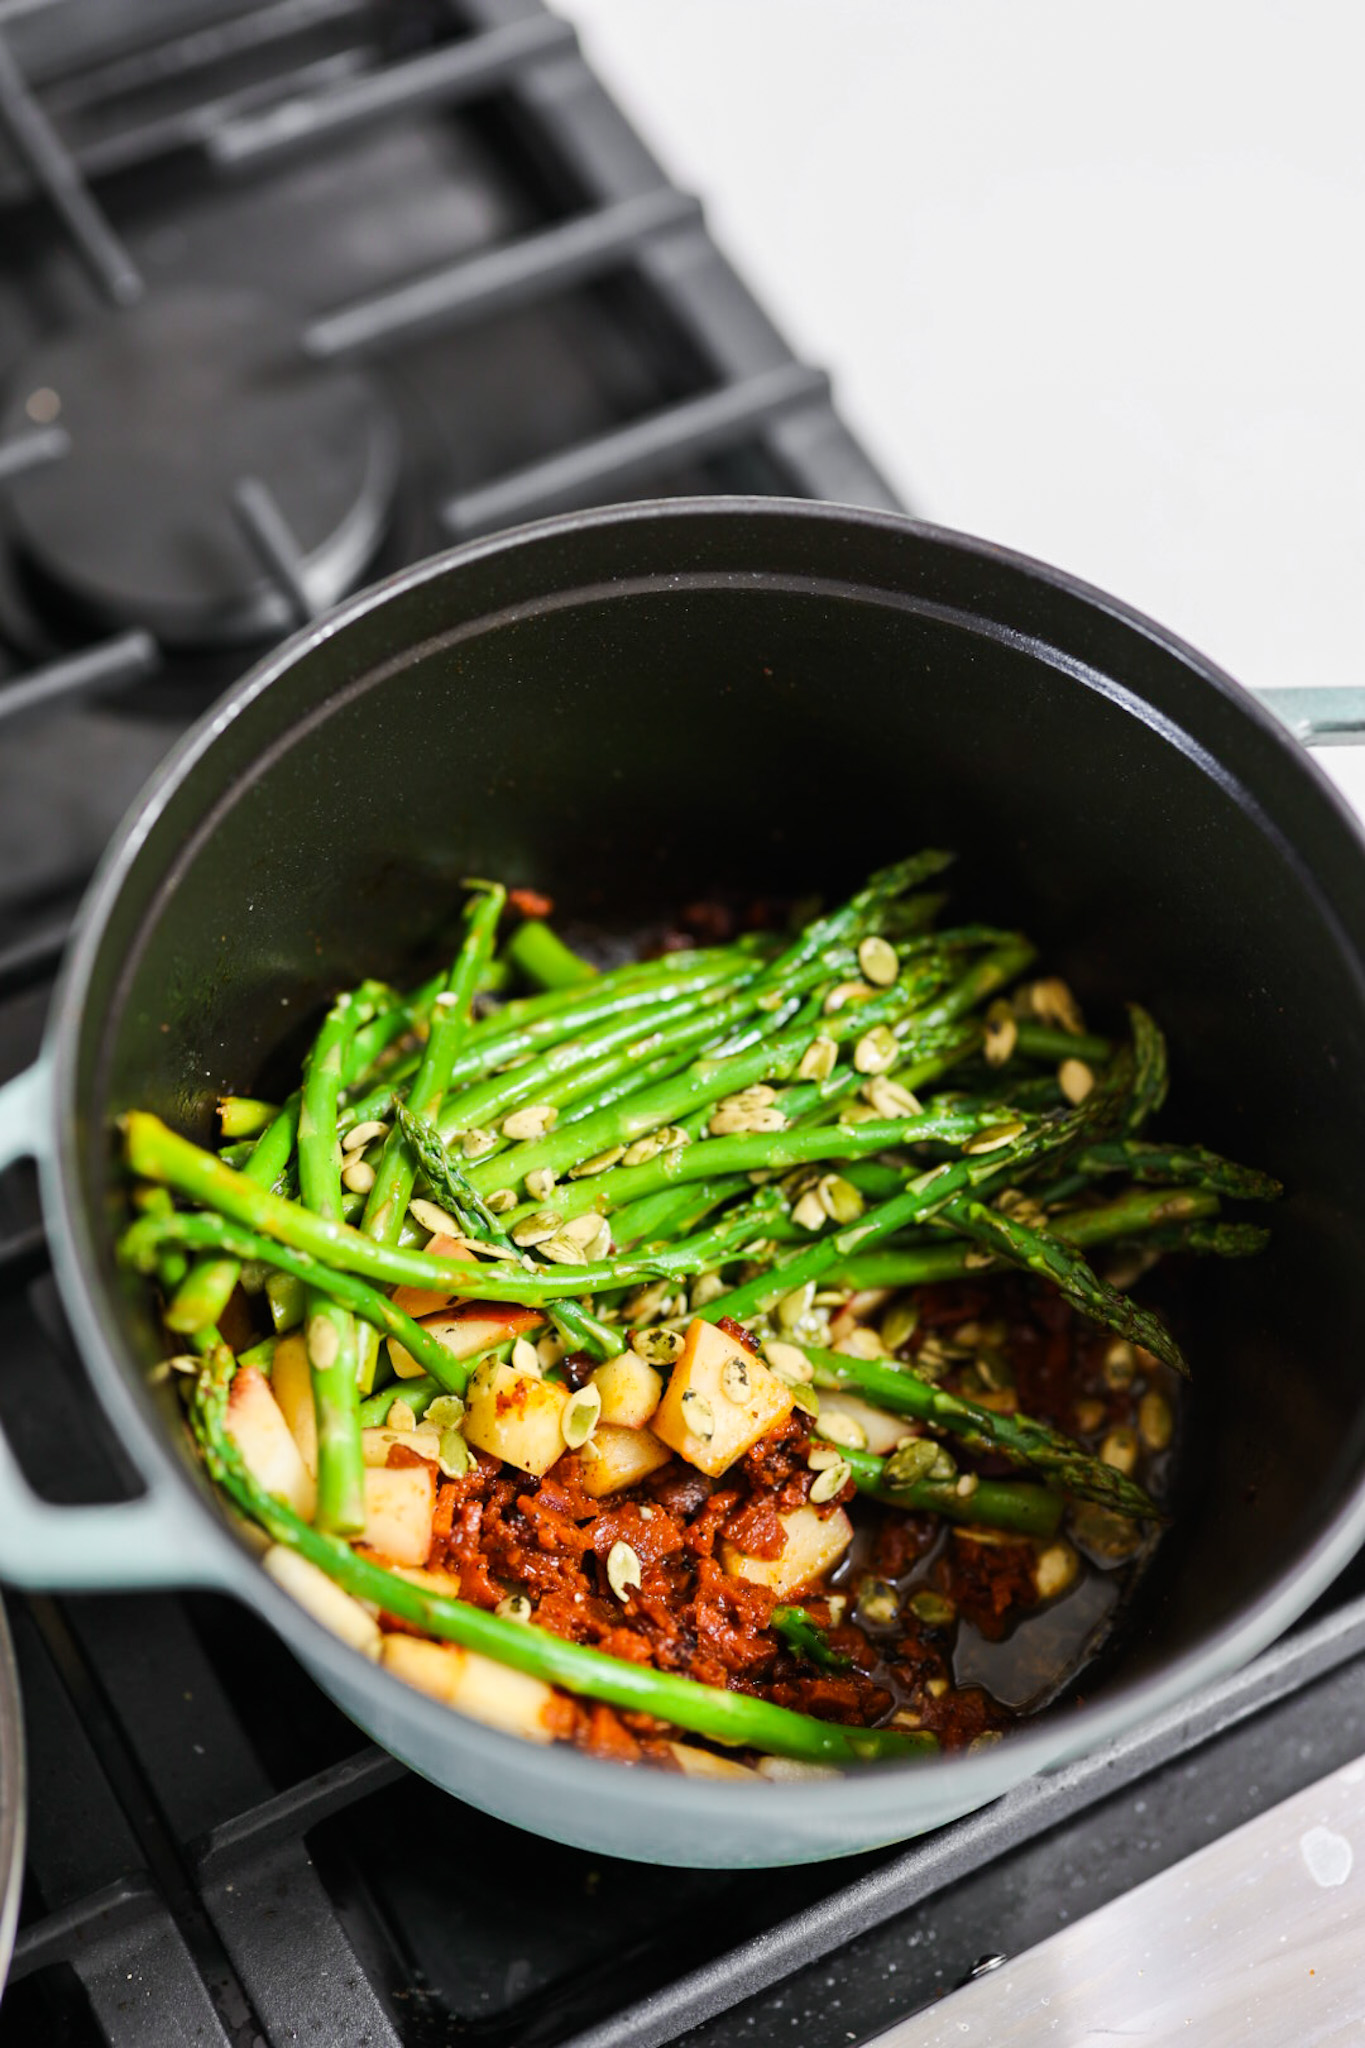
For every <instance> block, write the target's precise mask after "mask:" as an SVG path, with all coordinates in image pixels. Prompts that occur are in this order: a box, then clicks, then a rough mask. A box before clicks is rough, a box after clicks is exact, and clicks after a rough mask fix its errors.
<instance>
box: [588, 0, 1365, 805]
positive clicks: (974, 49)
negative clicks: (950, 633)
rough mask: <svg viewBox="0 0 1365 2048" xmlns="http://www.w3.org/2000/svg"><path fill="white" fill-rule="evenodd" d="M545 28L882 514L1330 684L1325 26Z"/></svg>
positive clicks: (1333, 75) (1354, 767)
mask: <svg viewBox="0 0 1365 2048" xmlns="http://www.w3.org/2000/svg"><path fill="white" fill-rule="evenodd" d="M565 4H566V5H567V7H568V11H569V12H570V13H571V14H573V15H574V17H575V18H576V20H577V21H578V24H579V26H580V28H581V29H582V32H583V36H584V41H585V44H586V47H587V50H588V54H589V55H590V57H591V58H592V59H593V61H594V62H595V63H596V65H597V66H598V68H599V70H600V71H601V73H602V74H603V75H604V77H605V78H606V80H607V82H608V83H609V84H610V85H611V86H612V87H613V89H614V90H615V91H616V92H617V94H618V95H619V97H620V98H621V99H622V100H623V101H624V102H625V104H626V105H627V106H628V107H629V108H630V109H631V111H632V112H633V114H634V115H635V117H636V119H637V120H638V122H639V124H640V126H641V127H642V128H643V130H644V132H645V134H646V135H647V136H648V137H649V139H650V140H651V141H652V142H653V144H654V146H655V147H656V148H657V150H658V151H659V153H660V154H661V156H662V157H663V158H664V160H665V163H666V165H667V166H668V168H669V169H670V171H671V172H672V174H673V175H674V177H675V178H676V179H678V181H679V182H681V183H683V184H684V185H687V186H689V187H691V188H692V189H693V190H695V191H698V192H700V193H701V195H702V196H703V198H704V199H705V200H706V201H707V205H708V209H709V216H710V220H711V224H712V227H713V229H714V231H715V233H716V234H717V237H718V239H720V240H721V241H722V242H723V244H724V245H725V246H726V248H727V249H728V251H729V253H730V254H731V255H732V257H733V258H734V259H735V261H736V262H737V263H738V265H739V267H740V268H741V270H742V271H743V272H744V274H745V276H746V277H747V279H748V280H749V282H750V283H751V285H753V287H754V288H755V289H756V290H757V292H758V293H759V295H760V296H761V297H762V299H763V300H764V302H765V303H766V305H767V306H768V308H769V309H770V311H771V312H772V313H773V314H774V315H775V317H776V318H777V319H778V321H779V323H780V324H781V325H782V326H783V328H784V329H785V331H786V333H787V335H788V337H789V338H790V340H791V341H792V343H793V345H794V346H795V348H796V349H797V350H798V352H799V353H801V354H803V355H804V356H806V357H807V358H809V359H810V360H812V361H815V362H818V363H822V364H824V365H825V366H827V367H828V368H830V369H831V370H832V371H833V372H834V375H835V380H836V391H837V396H838V399H839V403H840V404H841V406H842V408H843V411H844V413H845V416H846V417H847V419H848V420H849V422H850V424H851V425H852V426H853V427H854V429H855V431H856V432H857V433H858V434H859V435H860V436H861V437H862V439H863V440H864V442H865V443H866V445H867V446H868V448H869V449H870V451H871V452H872V453H873V455H874V456H876V457H877V458H878V459H879V460H880V462H881V464H882V466H883V468H884V469H885V470H886V471H887V473H888V474H889V475H890V477H891V480H892V482H893V483H894V484H895V486H896V487H897V488H898V489H899V491H900V492H901V493H902V494H903V495H904V497H905V498H906V500H907V501H908V502H909V503H910V505H911V506H912V508H913V509H914V510H915V511H917V512H919V513H921V514H923V515H924V516H925V517H927V518H932V519H937V520H942V521H944V522H945V523H947V524H950V525H954V526H961V527H964V528H966V529H967V530H969V531H972V532H977V533H982V534H986V535H988V536H990V537H991V538H992V539H995V540H999V541H1003V542H1007V543H1009V544H1010V545H1012V546H1015V547H1020V548H1023V549H1025V550H1027V551H1029V552H1031V553H1034V554H1037V555H1041V556H1043V557H1045V558H1047V559H1049V560H1051V561H1054V562H1057V563H1060V564H1062V565H1063V566H1064V567H1066V568H1068V569H1071V570H1074V571H1076V572H1077V573H1079V574H1081V575H1083V576H1087V577H1089V578H1091V579H1092V580H1093V581H1095V582H1097V583H1099V584H1102V585H1104V586H1106V587H1108V588H1109V589H1111V590H1113V591H1115V592H1117V593H1118V594H1119V595H1120V596H1123V597H1125V598H1127V599H1129V600H1130V601H1132V602H1133V603H1136V604H1138V605H1140V606H1142V607H1143V608H1144V609H1146V610H1148V611H1150V612H1152V613H1153V614H1155V616H1156V617H1158V618H1159V619H1161V620H1163V621H1164V622H1166V623H1167V624H1169V625H1171V626H1173V627H1174V628H1176V629H1177V630H1178V631H1179V632H1181V633H1183V634H1185V635H1186V636H1187V637H1188V638H1189V639H1191V640H1193V641H1194V642H1195V643H1196V644H1197V645H1199V646H1201V647H1202V648H1204V649H1205V651H1206V652H1208V653H1209V654H1211V655H1212V656H1214V658H1215V659H1217V660H1219V661H1221V662H1222V663H1224V664H1225V666H1227V667H1228V668H1230V669H1231V670H1232V672H1233V674H1234V675H1236V676H1238V677H1239V678H1240V679H1241V680H1242V681H1244V682H1246V683H1249V684H1253V685H1254V684H1267V685H1268V684H1276V683H1279V684H1290V683H1332V682H1356V683H1362V684H1365V573H1362V572H1363V570H1365V107H1363V106H1362V100H1363V99H1365V91H1363V87H1365V8H1362V7H1361V6H1360V5H1359V4H1357V0H1297V4H1296V5H1294V6H1293V7H1289V6H1285V5H1283V4H1282V0H1143V4H1142V5H1141V6H1139V5H1136V4H1131V0H1130V4H1127V5H1119V4H1117V0H1101V4H1097V0H565ZM1330 758H1331V760H1332V761H1333V763H1334V768H1335V771H1336V772H1340V773H1341V774H1342V776H1343V779H1344V780H1345V781H1346V782H1347V784H1348V786H1349V787H1350V788H1351V790H1352V793H1353V795H1355V796H1356V798H1357V800H1358V801H1362V802H1365V749H1361V750H1353V751H1352V752H1351V753H1349V754H1342V753H1340V752H1339V753H1337V754H1336V755H1335V756H1333V757H1330Z"/></svg>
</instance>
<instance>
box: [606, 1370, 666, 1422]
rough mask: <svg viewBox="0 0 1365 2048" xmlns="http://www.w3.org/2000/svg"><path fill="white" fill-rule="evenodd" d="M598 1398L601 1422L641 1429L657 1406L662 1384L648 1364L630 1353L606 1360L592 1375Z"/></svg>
mask: <svg viewBox="0 0 1365 2048" xmlns="http://www.w3.org/2000/svg"><path fill="white" fill-rule="evenodd" d="M593 1379H594V1381H595V1382H596V1385H597V1391H598V1393H599V1394H600V1395H601V1396H602V1420H603V1422H612V1423H615V1424H616V1425H617V1426H618V1427H619V1428H621V1429H643V1428H644V1426H645V1424H646V1423H647V1422H648V1421H649V1418H650V1416H651V1415H652V1414H653V1413H654V1410H655V1409H656V1408H657V1407H658V1405H659V1401H660V1397H661V1396H662V1394H663V1390H664V1383H663V1380H662V1378H661V1377H660V1375H659V1374H658V1373H657V1372H655V1370H654V1368H653V1366H652V1365H646V1363H645V1361H644V1359H643V1358H641V1357H640V1356H639V1354H638V1353H637V1352H634V1351H623V1352H622V1353H621V1355H620V1357H619V1358H609V1359H608V1360H607V1362H606V1364H605V1365H599V1366H598V1367H597V1368H596V1370H595V1371H594V1373H593Z"/></svg>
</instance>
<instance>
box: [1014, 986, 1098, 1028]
mask: <svg viewBox="0 0 1365 2048" xmlns="http://www.w3.org/2000/svg"><path fill="white" fill-rule="evenodd" d="M1028 1005H1029V1008H1030V1010H1031V1011H1032V1012H1033V1014H1034V1016H1035V1017H1036V1018H1037V1019H1038V1022H1039V1023H1040V1024H1052V1025H1055V1026H1056V1027H1057V1029H1058V1030H1060V1031H1069V1032H1070V1033H1071V1034H1072V1036H1073V1037H1078V1036H1079V1035H1080V1033H1081V1032H1082V1031H1084V1029H1085V1019H1084V1017H1082V1015H1081V1006H1080V1004H1079V1003H1078V1002H1077V1001H1076V998H1075V996H1073V995H1072V993H1071V990H1070V989H1069V988H1068V987H1067V985H1066V983H1065V982H1064V981H1061V980H1059V979H1058V978H1057V977H1056V976H1055V975H1054V976H1052V977H1051V978H1050V979H1048V980H1046V981H1035V982H1034V983H1033V984H1032V986H1031V987H1030V988H1029V990H1028Z"/></svg>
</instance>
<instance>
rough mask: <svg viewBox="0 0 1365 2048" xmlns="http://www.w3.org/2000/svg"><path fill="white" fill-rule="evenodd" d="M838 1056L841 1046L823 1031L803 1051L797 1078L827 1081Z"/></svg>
mask: <svg viewBox="0 0 1365 2048" xmlns="http://www.w3.org/2000/svg"><path fill="white" fill-rule="evenodd" d="M838 1058H839V1048H838V1046H837V1045H836V1043H835V1041H834V1040H833V1039H832V1038H826V1037H825V1035H824V1033H823V1032H822V1033H821V1034H820V1036H819V1037H818V1038H812V1040H811V1042H810V1044H809V1045H808V1046H807V1047H806V1050H805V1051H804V1052H803V1053H802V1055H801V1063H800V1065H799V1066H798V1067H797V1069H796V1078H797V1080H798V1081H827V1080H828V1079H829V1077H830V1075H831V1074H832V1073H833V1072H834V1068H835V1065H836V1063H837V1061H838Z"/></svg>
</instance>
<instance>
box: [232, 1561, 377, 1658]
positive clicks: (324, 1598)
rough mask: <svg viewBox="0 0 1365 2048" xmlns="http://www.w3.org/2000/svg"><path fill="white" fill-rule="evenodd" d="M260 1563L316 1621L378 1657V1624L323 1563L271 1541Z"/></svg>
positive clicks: (352, 1645) (347, 1641)
mask: <svg viewBox="0 0 1365 2048" xmlns="http://www.w3.org/2000/svg"><path fill="white" fill-rule="evenodd" d="M261 1563H262V1564H263V1565H264V1566H265V1569H266V1570H267V1571H268V1572H269V1574H270V1576H271V1578H272V1579H273V1580H274V1581H275V1584H276V1585H277V1586H282V1587H283V1588H284V1590H285V1592H286V1593H288V1594H289V1595H290V1596H291V1597H292V1598H293V1599H295V1600H297V1601H298V1603H299V1606H300V1607H306V1608H307V1610H308V1612H309V1613H310V1614H311V1615H312V1617H313V1619H314V1621H320V1622H321V1623H322V1626H323V1627H324V1628H329V1629H330V1630H331V1631H332V1634H333V1635H334V1636H340V1638H341V1640H342V1642H343V1643H349V1644H350V1646H351V1648H352V1649H353V1650H359V1651H360V1653H361V1655H362V1656H363V1657H378V1655H379V1646H380V1641H381V1637H380V1633H379V1623H378V1622H377V1621H376V1620H375V1618H374V1616H373V1615H372V1614H370V1613H369V1612H368V1611H367V1610H366V1609H365V1608H364V1607H362V1606H361V1604H360V1602H359V1601H358V1600H353V1599H352V1598H351V1596H350V1594H349V1593H343V1592H342V1590H341V1588H340V1586H338V1585H337V1584H336V1582H335V1580H333V1579H329V1578H328V1576H327V1574H326V1572H325V1571H323V1569H322V1567H321V1566H320V1565H316V1564H313V1563H311V1562H310V1560H309V1559H308V1558H306V1557H301V1556H300V1555H299V1553H298V1551H297V1550H290V1549H289V1548H288V1546H287V1545H286V1544H283V1543H275V1544H272V1546H271V1548H270V1549H269V1550H267V1552H266V1554H265V1556H264V1557H263V1558H262V1559H261Z"/></svg>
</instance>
